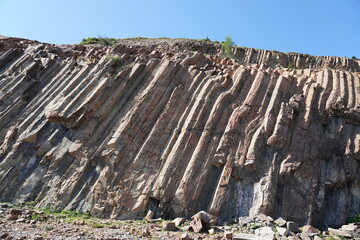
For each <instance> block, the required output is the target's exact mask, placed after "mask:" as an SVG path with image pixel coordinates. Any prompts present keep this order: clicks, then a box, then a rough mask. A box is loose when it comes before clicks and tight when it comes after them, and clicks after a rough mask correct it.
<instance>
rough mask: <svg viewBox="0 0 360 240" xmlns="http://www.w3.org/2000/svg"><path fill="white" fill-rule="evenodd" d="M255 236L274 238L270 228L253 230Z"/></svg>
mask: <svg viewBox="0 0 360 240" xmlns="http://www.w3.org/2000/svg"><path fill="white" fill-rule="evenodd" d="M255 234H256V235H258V236H262V237H268V238H274V236H275V232H274V231H273V230H272V229H271V228H270V227H260V228H258V229H256V230H255Z"/></svg>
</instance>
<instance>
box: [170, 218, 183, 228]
mask: <svg viewBox="0 0 360 240" xmlns="http://www.w3.org/2000/svg"><path fill="white" fill-rule="evenodd" d="M185 220H186V219H185V218H181V217H178V218H175V219H174V220H173V222H174V223H175V226H177V227H179V226H181V225H182V224H183V223H184V222H185Z"/></svg>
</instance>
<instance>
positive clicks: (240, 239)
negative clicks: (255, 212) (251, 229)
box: [233, 233, 273, 240]
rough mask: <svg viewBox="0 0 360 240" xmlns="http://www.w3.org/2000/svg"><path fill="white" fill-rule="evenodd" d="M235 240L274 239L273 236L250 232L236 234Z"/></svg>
mask: <svg viewBox="0 0 360 240" xmlns="http://www.w3.org/2000/svg"><path fill="white" fill-rule="evenodd" d="M233 240H273V238H270V237H262V236H258V235H255V234H248V233H237V234H234V236H233Z"/></svg>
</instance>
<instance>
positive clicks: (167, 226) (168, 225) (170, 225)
mask: <svg viewBox="0 0 360 240" xmlns="http://www.w3.org/2000/svg"><path fill="white" fill-rule="evenodd" d="M162 228H163V230H164V231H176V230H177V227H176V225H175V223H174V222H168V221H164V222H162Z"/></svg>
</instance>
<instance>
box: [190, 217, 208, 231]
mask: <svg viewBox="0 0 360 240" xmlns="http://www.w3.org/2000/svg"><path fill="white" fill-rule="evenodd" d="M190 226H191V228H192V229H193V231H194V232H196V233H198V232H201V231H204V230H206V227H205V225H203V222H202V221H201V219H200V218H195V219H193V220H192V221H191V222H190Z"/></svg>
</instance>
